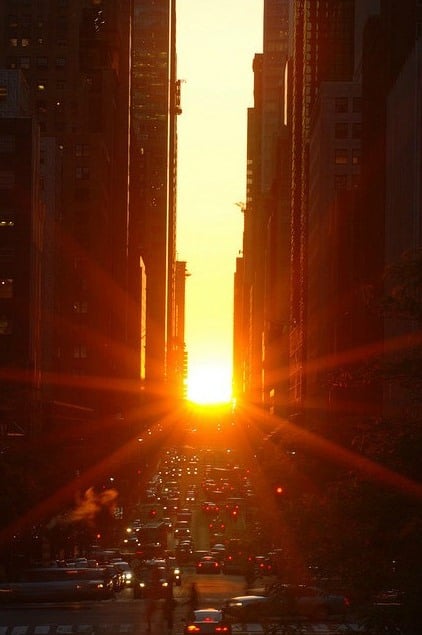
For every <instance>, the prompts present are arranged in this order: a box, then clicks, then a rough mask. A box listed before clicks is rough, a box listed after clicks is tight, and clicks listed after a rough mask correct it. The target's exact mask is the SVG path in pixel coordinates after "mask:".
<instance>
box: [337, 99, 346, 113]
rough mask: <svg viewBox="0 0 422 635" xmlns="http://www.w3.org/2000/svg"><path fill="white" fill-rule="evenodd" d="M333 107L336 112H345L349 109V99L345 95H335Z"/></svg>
mask: <svg viewBox="0 0 422 635" xmlns="http://www.w3.org/2000/svg"><path fill="white" fill-rule="evenodd" d="M334 109H335V112H337V113H345V112H347V111H348V110H349V100H348V98H347V97H336V99H335V102H334Z"/></svg>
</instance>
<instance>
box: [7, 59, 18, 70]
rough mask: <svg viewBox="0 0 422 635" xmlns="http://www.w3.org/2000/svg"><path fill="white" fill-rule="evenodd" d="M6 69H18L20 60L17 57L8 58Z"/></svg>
mask: <svg viewBox="0 0 422 635" xmlns="http://www.w3.org/2000/svg"><path fill="white" fill-rule="evenodd" d="M6 67H7V68H9V69H13V68H17V67H18V58H17V57H8V58H7V61H6Z"/></svg>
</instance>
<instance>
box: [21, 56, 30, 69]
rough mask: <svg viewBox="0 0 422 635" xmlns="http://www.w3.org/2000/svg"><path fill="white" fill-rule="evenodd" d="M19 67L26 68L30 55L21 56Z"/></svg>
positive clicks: (28, 64) (28, 65)
mask: <svg viewBox="0 0 422 635" xmlns="http://www.w3.org/2000/svg"><path fill="white" fill-rule="evenodd" d="M20 62H21V68H23V69H24V70H28V68H29V67H30V66H31V58H30V57H21V60H20Z"/></svg>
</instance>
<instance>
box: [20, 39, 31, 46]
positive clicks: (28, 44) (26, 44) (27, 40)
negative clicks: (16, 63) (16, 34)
mask: <svg viewBox="0 0 422 635" xmlns="http://www.w3.org/2000/svg"><path fill="white" fill-rule="evenodd" d="M30 45H31V40H30V39H29V37H23V38H22V40H21V46H23V48H26V47H27V46H30Z"/></svg>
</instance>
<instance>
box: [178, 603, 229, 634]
mask: <svg viewBox="0 0 422 635" xmlns="http://www.w3.org/2000/svg"><path fill="white" fill-rule="evenodd" d="M201 633H204V634H207V635H208V634H212V633H214V634H216V635H217V634H219V635H231V625H230V624H227V623H225V622H224V621H223V614H222V612H221V610H219V609H198V610H197V611H194V612H193V619H192V620H190V621H188V622H186V623H185V626H184V628H183V634H184V635H195V634H201Z"/></svg>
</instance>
